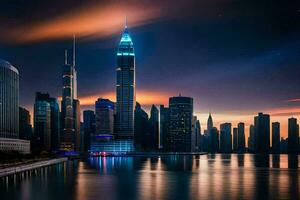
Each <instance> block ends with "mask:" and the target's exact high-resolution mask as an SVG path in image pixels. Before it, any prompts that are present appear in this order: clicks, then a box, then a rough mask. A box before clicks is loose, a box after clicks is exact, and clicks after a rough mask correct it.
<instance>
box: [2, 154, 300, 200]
mask: <svg viewBox="0 0 300 200" xmlns="http://www.w3.org/2000/svg"><path fill="white" fill-rule="evenodd" d="M298 163H299V156H287V155H281V156H279V155H274V156H255V155H249V154H246V155H236V154H232V155H220V154H217V155H203V156H175V155H174V156H153V157H144V156H138V157H106V158H89V159H87V160H86V161H69V162H68V163H65V164H60V165H56V166H52V167H48V168H47V169H46V170H43V171H42V173H41V174H38V175H32V176H30V177H25V178H23V179H20V180H17V181H15V182H13V181H11V180H10V181H8V182H6V181H2V182H1V183H0V186H1V187H0V195H1V199H2V197H4V199H56V200H58V199H64V200H66V199H78V200H81V199H180V200H181V199H298V198H299V196H300V179H299V177H298V176H299V169H298V166H299V164H298Z"/></svg>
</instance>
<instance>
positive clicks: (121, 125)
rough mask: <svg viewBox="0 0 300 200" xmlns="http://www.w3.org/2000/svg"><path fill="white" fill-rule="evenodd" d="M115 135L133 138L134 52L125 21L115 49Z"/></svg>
mask: <svg viewBox="0 0 300 200" xmlns="http://www.w3.org/2000/svg"><path fill="white" fill-rule="evenodd" d="M116 71H117V82H116V93H117V98H116V99H117V102H116V137H117V138H129V139H130V138H133V134H134V107H135V54H134V48H133V43H132V40H131V37H130V35H129V33H128V28H127V23H126V24H125V29H124V32H123V34H122V37H121V40H120V43H119V47H118V51H117V69H116Z"/></svg>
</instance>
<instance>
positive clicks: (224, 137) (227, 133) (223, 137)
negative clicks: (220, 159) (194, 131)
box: [220, 123, 232, 153]
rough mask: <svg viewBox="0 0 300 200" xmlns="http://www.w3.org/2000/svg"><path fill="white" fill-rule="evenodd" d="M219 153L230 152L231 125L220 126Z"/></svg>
mask: <svg viewBox="0 0 300 200" xmlns="http://www.w3.org/2000/svg"><path fill="white" fill-rule="evenodd" d="M220 152H221V153H231V152H232V135H231V123H224V124H221V125H220Z"/></svg>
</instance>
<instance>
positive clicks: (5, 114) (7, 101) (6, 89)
mask: <svg viewBox="0 0 300 200" xmlns="http://www.w3.org/2000/svg"><path fill="white" fill-rule="evenodd" d="M0 137H2V138H15V139H17V138H19V71H18V70H17V68H15V67H14V66H12V65H11V64H10V63H9V62H7V61H4V60H1V59H0Z"/></svg>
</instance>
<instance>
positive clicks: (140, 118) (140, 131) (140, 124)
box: [134, 102, 148, 151]
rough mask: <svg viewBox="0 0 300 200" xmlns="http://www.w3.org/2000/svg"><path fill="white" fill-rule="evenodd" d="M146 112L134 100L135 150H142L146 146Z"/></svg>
mask: <svg viewBox="0 0 300 200" xmlns="http://www.w3.org/2000/svg"><path fill="white" fill-rule="evenodd" d="M147 131H148V114H147V113H146V112H145V111H144V110H143V109H142V107H141V105H140V104H139V103H138V102H136V105H135V111H134V146H135V149H136V150H137V151H144V150H146V147H147V143H148V141H147V138H146V135H147Z"/></svg>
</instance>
